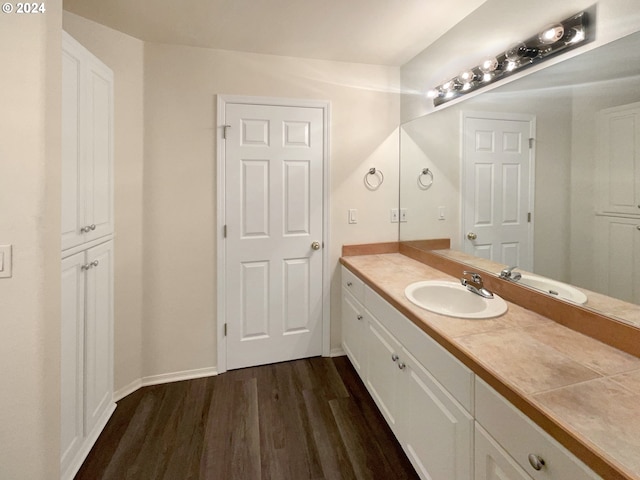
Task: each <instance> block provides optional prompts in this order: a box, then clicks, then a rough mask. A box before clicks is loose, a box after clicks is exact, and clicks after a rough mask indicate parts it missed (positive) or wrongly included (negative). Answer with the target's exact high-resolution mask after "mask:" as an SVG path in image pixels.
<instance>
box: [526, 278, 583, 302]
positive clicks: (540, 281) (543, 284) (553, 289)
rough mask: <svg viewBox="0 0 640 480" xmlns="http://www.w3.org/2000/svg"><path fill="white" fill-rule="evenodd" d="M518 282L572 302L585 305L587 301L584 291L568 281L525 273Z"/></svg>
mask: <svg viewBox="0 0 640 480" xmlns="http://www.w3.org/2000/svg"><path fill="white" fill-rule="evenodd" d="M517 283H521V284H522V285H526V286H527V287H531V288H535V289H536V290H541V291H543V292H544V293H548V294H549V295H551V296H554V297H556V298H559V299H560V300H568V301H570V302H573V303H577V304H578V305H584V304H585V303H587V296H586V295H585V294H584V293H583V292H581V291H580V290H578V289H577V288H575V287H572V286H571V285H567V284H566V283H562V282H558V281H556V280H551V279H549V278H544V277H538V276H537V275H529V274H527V273H523V274H522V277H521V278H520V280H518V282H517Z"/></svg>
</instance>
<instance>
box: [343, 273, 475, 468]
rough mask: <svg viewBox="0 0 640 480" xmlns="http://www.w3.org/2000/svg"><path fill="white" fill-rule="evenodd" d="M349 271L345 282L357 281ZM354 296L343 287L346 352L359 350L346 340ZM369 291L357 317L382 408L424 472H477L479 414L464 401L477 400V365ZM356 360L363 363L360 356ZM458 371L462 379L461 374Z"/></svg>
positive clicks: (371, 387)
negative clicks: (465, 361)
mask: <svg viewBox="0 0 640 480" xmlns="http://www.w3.org/2000/svg"><path fill="white" fill-rule="evenodd" d="M342 273H343V286H344V285H345V284H346V283H345V279H347V280H346V282H349V283H351V284H352V286H353V285H357V284H356V283H355V282H354V279H353V278H352V277H355V276H354V275H353V274H352V273H351V272H349V271H348V270H347V269H345V268H343V270H342ZM355 280H357V281H359V280H358V279H357V278H355ZM352 297H353V295H351V294H350V293H349V291H345V290H344V289H343V346H344V347H345V350H346V351H348V350H351V351H353V347H350V348H348V347H347V346H348V345H349V342H350V339H349V335H351V334H352V330H350V329H349V327H347V328H345V325H344V322H349V321H350V319H351V317H352V316H353V314H352V313H351V312H350V310H349V308H350V306H349V305H350V303H349V302H351V300H352ZM363 297H364V298H363V304H359V305H360V307H364V314H363V318H362V320H361V321H360V323H359V324H358V325H364V328H363V329H362V330H359V332H360V333H361V334H362V335H363V337H362V338H363V339H364V344H362V345H361V346H362V350H361V355H360V361H361V364H362V368H361V369H360V370H359V374H360V376H361V378H362V380H363V382H364V384H365V385H366V387H367V389H368V391H369V393H370V394H371V396H372V398H373V399H374V401H375V403H376V404H377V406H378V408H379V409H380V411H381V413H382V415H383V416H384V418H385V419H386V420H387V422H388V423H389V426H390V427H391V429H392V430H393V432H394V434H395V435H396V437H397V439H398V441H399V442H400V444H401V446H402V448H403V449H404V451H405V453H406V454H407V456H408V458H409V459H410V461H411V463H412V464H413V466H414V468H415V469H416V472H418V474H419V475H420V477H421V478H424V479H432V480H462V479H467V480H468V479H471V478H472V475H473V417H472V415H471V414H470V413H469V411H467V408H465V407H464V406H463V403H465V404H467V405H469V407H472V391H473V389H472V381H470V380H469V379H471V380H472V374H471V372H470V371H469V370H468V369H467V368H466V367H464V365H462V364H460V363H459V362H458V361H457V360H456V359H455V358H453V357H452V356H451V355H450V354H449V353H448V352H446V351H445V350H444V349H442V347H440V346H439V345H437V344H435V342H433V340H431V339H430V338H429V337H428V336H427V335H426V334H425V333H424V332H422V331H421V330H420V329H418V328H417V327H416V326H415V325H414V324H413V323H412V322H411V321H410V320H409V319H407V318H406V317H404V316H403V315H402V314H400V313H399V312H398V311H397V310H395V309H394V308H393V307H392V306H391V305H390V304H389V303H388V302H386V301H385V300H384V299H383V298H382V297H380V296H379V295H378V294H377V293H375V292H374V291H373V290H372V289H370V288H369V287H367V286H364V292H363ZM345 302H346V305H347V308H348V309H347V310H346V311H345V309H344V306H345ZM351 342H352V343H353V340H351ZM347 354H348V355H349V358H350V359H351V358H352V355H351V354H349V353H347ZM423 359H430V360H431V361H432V362H433V363H434V366H435V369H436V370H437V371H438V375H442V376H444V377H447V380H446V382H447V383H450V384H451V385H455V387H454V389H456V390H458V391H461V392H464V393H463V394H462V397H464V398H463V401H462V402H460V401H459V400H457V399H456V397H455V396H454V395H452V394H451V392H450V391H448V390H447V388H445V387H444V386H443V385H442V384H441V383H440V381H439V378H436V375H434V374H433V373H432V372H430V371H429V365H428V364H425V363H423ZM362 362H364V363H362ZM352 363H354V366H356V365H355V362H354V361H353V359H352ZM451 366H453V368H452V369H451V368H450V367H451ZM356 370H358V369H357V366H356ZM459 375H460V376H461V377H462V378H454V377H457V376H459ZM460 385H462V387H461V386H460Z"/></svg>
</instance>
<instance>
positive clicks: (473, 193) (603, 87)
mask: <svg viewBox="0 0 640 480" xmlns="http://www.w3.org/2000/svg"><path fill="white" fill-rule="evenodd" d="M530 139H531V140H530ZM400 208H401V209H403V211H404V212H405V215H406V218H405V221H403V222H402V223H401V224H400V241H411V242H412V243H413V244H414V245H419V244H420V241H421V240H425V239H433V238H450V239H451V247H452V248H451V249H450V250H446V251H441V252H439V253H440V254H442V255H450V256H454V257H456V258H457V259H458V260H462V261H463V262H465V263H469V264H470V265H472V266H474V268H478V269H481V270H483V271H486V272H491V273H492V274H496V275H498V274H499V273H500V272H501V270H503V269H504V268H505V267H507V266H514V265H517V266H518V267H519V268H518V269H516V270H514V272H520V273H521V275H522V278H521V279H520V280H518V281H523V282H525V281H526V283H525V284H526V285H529V286H531V287H532V288H534V287H535V288H538V289H540V290H542V292H544V293H545V294H549V295H554V296H556V297H557V298H560V299H563V300H566V301H568V302H576V303H578V304H581V305H584V307H586V308H591V309H594V310H597V311H600V312H602V313H604V314H606V315H609V316H613V317H615V318H617V319H620V320H622V321H624V322H627V323H632V324H634V325H637V326H638V327H640V308H639V306H638V304H640V32H639V33H635V34H633V35H630V36H627V37H625V38H622V39H619V40H617V41H615V42H613V43H610V44H607V45H604V46H601V47H599V48H596V49H593V50H591V51H588V52H585V53H583V54H581V55H577V56H576V57H574V58H571V59H569V60H566V61H564V62H560V63H558V64H556V65H553V66H551V67H548V68H546V69H544V70H541V71H538V72H535V73H532V74H531V75H527V76H525V77H522V78H520V79H518V80H515V81H513V82H511V83H509V84H505V85H503V86H501V87H499V88H496V89H493V90H491V91H488V92H486V93H482V94H480V95H477V96H475V97H473V98H470V99H468V100H465V101H462V102H460V103H458V104H456V105H452V106H449V107H446V108H442V109H440V110H437V111H435V112H433V113H431V114H428V115H425V116H423V117H420V118H417V119H415V120H412V121H410V122H407V123H405V124H403V125H402V128H401V132H400Z"/></svg>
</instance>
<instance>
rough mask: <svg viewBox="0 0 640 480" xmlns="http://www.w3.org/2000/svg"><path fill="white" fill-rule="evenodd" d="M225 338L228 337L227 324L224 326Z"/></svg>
mask: <svg viewBox="0 0 640 480" xmlns="http://www.w3.org/2000/svg"><path fill="white" fill-rule="evenodd" d="M224 336H225V337H226V336H227V324H226V323H225V324H224Z"/></svg>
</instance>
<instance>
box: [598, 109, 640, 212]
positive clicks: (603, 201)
mask: <svg viewBox="0 0 640 480" xmlns="http://www.w3.org/2000/svg"><path fill="white" fill-rule="evenodd" d="M598 125H599V128H598V156H597V159H598V163H597V180H598V182H597V185H598V187H599V189H600V195H599V196H600V209H601V210H602V211H603V212H606V213H620V214H629V215H640V175H637V174H635V175H634V173H633V172H638V169H639V168H640V103H633V104H630V105H623V106H619V107H614V108H608V109H606V110H602V111H601V112H599V115H598Z"/></svg>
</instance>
